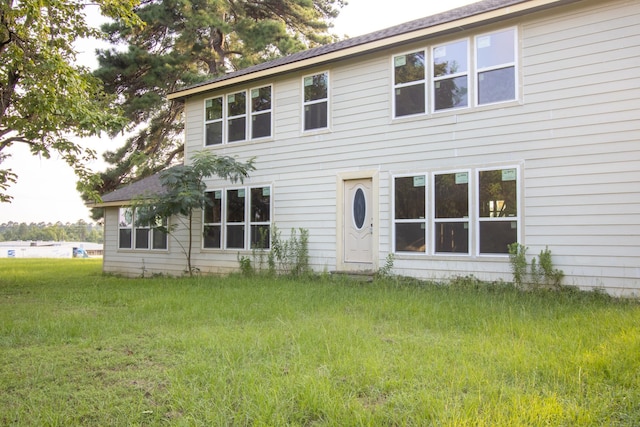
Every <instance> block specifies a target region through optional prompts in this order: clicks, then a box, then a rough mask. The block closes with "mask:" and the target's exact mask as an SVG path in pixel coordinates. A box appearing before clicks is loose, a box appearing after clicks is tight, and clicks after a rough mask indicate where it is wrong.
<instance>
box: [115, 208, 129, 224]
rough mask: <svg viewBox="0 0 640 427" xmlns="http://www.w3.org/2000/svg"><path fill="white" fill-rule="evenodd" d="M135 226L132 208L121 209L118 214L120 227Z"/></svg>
mask: <svg viewBox="0 0 640 427" xmlns="http://www.w3.org/2000/svg"><path fill="white" fill-rule="evenodd" d="M132 225H133V210H132V209H130V208H120V211H119V212H118V227H120V228H124V227H131V226H132Z"/></svg>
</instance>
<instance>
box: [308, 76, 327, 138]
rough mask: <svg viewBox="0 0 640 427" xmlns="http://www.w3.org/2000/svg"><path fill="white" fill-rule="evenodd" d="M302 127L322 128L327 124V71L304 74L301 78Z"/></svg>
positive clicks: (309, 128) (310, 128)
mask: <svg viewBox="0 0 640 427" xmlns="http://www.w3.org/2000/svg"><path fill="white" fill-rule="evenodd" d="M302 80H303V88H304V89H303V92H304V97H303V98H304V103H303V110H304V115H303V119H304V125H303V129H304V130H305V131H307V130H313V129H324V128H327V127H328V126H329V73H328V72H324V73H320V74H314V75H312V76H306V77H304V78H303V79H302Z"/></svg>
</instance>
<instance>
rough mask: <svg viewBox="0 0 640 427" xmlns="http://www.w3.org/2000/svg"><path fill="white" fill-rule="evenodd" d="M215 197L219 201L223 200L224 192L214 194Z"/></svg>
mask: <svg viewBox="0 0 640 427" xmlns="http://www.w3.org/2000/svg"><path fill="white" fill-rule="evenodd" d="M213 197H214V198H215V199H217V200H221V199H222V191H216V192H214V193H213Z"/></svg>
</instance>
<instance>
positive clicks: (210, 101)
mask: <svg viewBox="0 0 640 427" xmlns="http://www.w3.org/2000/svg"><path fill="white" fill-rule="evenodd" d="M205 105H206V106H207V108H211V107H213V99H207V101H206V104H205Z"/></svg>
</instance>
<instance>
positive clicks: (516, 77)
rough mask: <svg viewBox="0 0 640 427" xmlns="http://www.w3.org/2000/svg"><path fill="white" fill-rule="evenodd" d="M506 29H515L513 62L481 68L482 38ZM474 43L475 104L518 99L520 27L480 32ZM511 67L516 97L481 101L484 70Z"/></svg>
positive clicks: (506, 29) (489, 103) (491, 103)
mask: <svg viewBox="0 0 640 427" xmlns="http://www.w3.org/2000/svg"><path fill="white" fill-rule="evenodd" d="M506 31H513V61H512V62H504V63H501V64H496V65H492V66H490V67H483V68H480V67H479V66H478V50H479V49H480V45H481V41H480V40H481V39H482V38H483V37H487V36H491V35H492V34H497V33H502V32H506ZM473 40H474V45H473V52H474V53H473V54H474V60H473V65H474V67H473V68H474V69H473V76H474V77H473V81H474V102H475V105H476V106H478V107H480V106H485V105H495V104H502V103H505V102H513V101H517V100H518V99H520V98H519V97H520V94H519V86H520V84H519V71H518V70H519V66H518V53H519V52H518V40H519V36H518V27H506V28H499V29H496V30H493V31H489V32H485V33H482V34H478V35H476V36H475V37H474V39H473ZM509 67H513V74H514V77H513V84H514V88H513V89H514V92H513V93H514V97H513V99H504V100H501V101H495V102H487V103H484V104H481V103H480V84H479V83H480V82H479V76H480V74H481V73H484V72H488V71H495V70H500V69H505V68H509Z"/></svg>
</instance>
